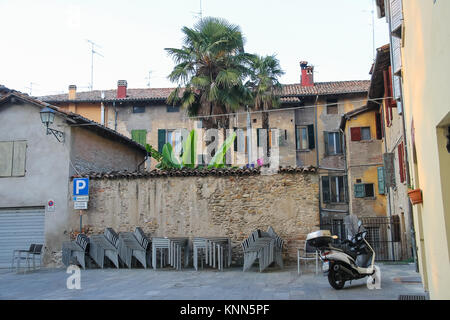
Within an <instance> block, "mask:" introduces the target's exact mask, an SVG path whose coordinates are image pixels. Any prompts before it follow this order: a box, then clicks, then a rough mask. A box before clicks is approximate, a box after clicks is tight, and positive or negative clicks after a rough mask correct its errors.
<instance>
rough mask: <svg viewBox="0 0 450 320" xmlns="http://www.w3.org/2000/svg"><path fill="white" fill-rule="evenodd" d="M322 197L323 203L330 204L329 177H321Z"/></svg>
mask: <svg viewBox="0 0 450 320" xmlns="http://www.w3.org/2000/svg"><path fill="white" fill-rule="evenodd" d="M322 197H323V202H324V203H327V202H330V177H328V176H324V177H322Z"/></svg>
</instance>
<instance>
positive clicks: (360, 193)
mask: <svg viewBox="0 0 450 320" xmlns="http://www.w3.org/2000/svg"><path fill="white" fill-rule="evenodd" d="M354 187H355V198H364V197H365V196H366V189H365V185H364V183H355V186H354Z"/></svg>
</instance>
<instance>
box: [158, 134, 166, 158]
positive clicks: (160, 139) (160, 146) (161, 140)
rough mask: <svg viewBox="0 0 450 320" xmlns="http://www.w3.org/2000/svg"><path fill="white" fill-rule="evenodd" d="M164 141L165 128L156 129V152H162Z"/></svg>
mask: <svg viewBox="0 0 450 320" xmlns="http://www.w3.org/2000/svg"><path fill="white" fill-rule="evenodd" d="M165 143H166V129H158V152H160V153H161V152H162V149H163V146H164V144H165Z"/></svg>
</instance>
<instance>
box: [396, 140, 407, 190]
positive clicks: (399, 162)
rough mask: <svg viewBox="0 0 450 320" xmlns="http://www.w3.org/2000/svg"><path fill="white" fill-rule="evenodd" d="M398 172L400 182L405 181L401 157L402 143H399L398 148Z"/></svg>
mask: <svg viewBox="0 0 450 320" xmlns="http://www.w3.org/2000/svg"><path fill="white" fill-rule="evenodd" d="M397 150H398V170H399V172H400V182H404V181H405V162H404V157H403V142H401V143H400V144H399V145H398V147H397Z"/></svg>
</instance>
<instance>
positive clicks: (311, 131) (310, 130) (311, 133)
mask: <svg viewBox="0 0 450 320" xmlns="http://www.w3.org/2000/svg"><path fill="white" fill-rule="evenodd" d="M308 143H309V146H308V148H309V149H310V150H312V149H314V148H315V147H316V143H315V138H314V125H313V124H308Z"/></svg>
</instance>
